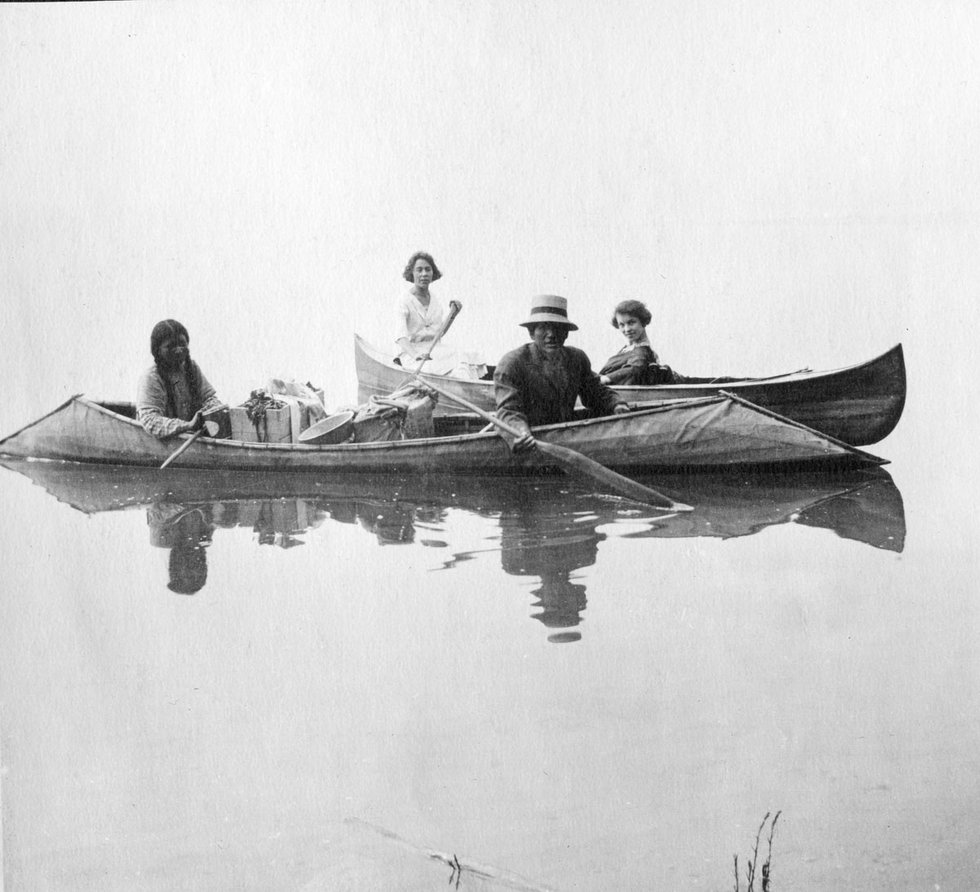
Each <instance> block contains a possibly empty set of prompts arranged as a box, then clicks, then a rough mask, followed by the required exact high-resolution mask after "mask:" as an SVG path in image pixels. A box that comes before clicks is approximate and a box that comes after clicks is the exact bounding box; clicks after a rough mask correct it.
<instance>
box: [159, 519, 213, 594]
mask: <svg viewBox="0 0 980 892" xmlns="http://www.w3.org/2000/svg"><path fill="white" fill-rule="evenodd" d="M146 522H147V525H148V526H149V528H150V542H151V543H152V544H153V545H155V546H157V547H158V548H169V549H170V561H169V564H168V569H169V573H170V582H169V583H168V584H167V588H169V589H170V591H172V592H175V593H176V594H178V595H193V594H195V593H196V592H198V591H200V590H201V589H202V588H204V584H205V583H206V582H207V580H208V558H207V553H206V552H205V550H204V549H205V548H206V547H207V546H208V545H210V544H211V534H212V532H213V531H214V524H213V523H212V520H211V511H210V508H209V507H208V506H206V505H205V506H199V507H194V508H185V507H184V506H183V505H175V504H171V503H168V502H157V503H155V504H153V505H151V506H150V507H149V508H148V509H147V512H146Z"/></svg>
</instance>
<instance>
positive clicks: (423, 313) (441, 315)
mask: <svg viewBox="0 0 980 892" xmlns="http://www.w3.org/2000/svg"><path fill="white" fill-rule="evenodd" d="M402 277H403V278H404V279H405V280H406V281H408V282H411V283H412V286H411V288H409V289H408V290H407V291H406V292H405V293H404V294H403V295H402V297H401V299H400V300H399V301H398V337H396V338H395V343H396V344H398V347H399V353H398V356H397V358H396V361H397V362H399V363H401V364H402V365H404V366H406V368H409V369H411V368H414V367H415V366H416V365H418V363H420V362H421V361H422V360H427V362H426V371H427V372H432V373H434V374H447V373H448V372H449V371H450V370H451V369H452V367H453V366H454V365H455V363H456V359H455V353H454V351H453V350H451V349H450V348H448V347H442V346H441V345H439V346H437V347H436V348H435V350H434V352H432V354H431V355H430V351H431V350H432V342H433V341H434V340H435V337H436V335H437V334H438V333H439V329H440V328H441V327H442V323H443V322H444V321H445V319H446V311H445V309H444V308H443V305H442V303H441V302H440V300H439V299H438V298H437V297H436V296H435V295H434V294H432V293H430V291H429V286H430V285H431V284H432V283H433V282H434V281H435V280H436V279H439V278H441V277H442V273H441V272H439V267H438V266H436V262H435V260H433V259H432V255H431V254H427V253H426V252H425V251H416V252H415V253H414V254H413V255H412V256H411V257H410V258H409V260H408V263H407V264H405V269H404V271H403V272H402Z"/></svg>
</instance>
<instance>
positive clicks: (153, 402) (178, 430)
mask: <svg viewBox="0 0 980 892" xmlns="http://www.w3.org/2000/svg"><path fill="white" fill-rule="evenodd" d="M189 342H190V336H189V335H188V334H187V329H186V328H184V326H183V325H181V324H180V323H179V322H177V321H176V320H175V319H165V320H164V321H163V322H158V323H157V324H156V325H154V326H153V331H152V332H151V333H150V353H152V354H153V365H151V366H150V367H149V368H148V369H147V370H146V371H145V372H143V375H142V377H141V378H140V382H139V387H138V388H137V392H136V417H137V419H138V420H139V422H140V424H142V425H143V427H144V428H145V429H146V431H148V432H149V433H151V434H153V436H155V437H159V438H160V439H161V440H163V439H166V438H167V437H172V436H174V435H175V434H184V433H188V432H190V431H195V430H197V429H198V428H200V427H201V425H202V424H203V423H204V415H205V414H206V413H208V412H211V411H212V410H214V409H221V408H223V406H224V404H223V403H222V402H221V400H219V399H218V396H217V394H216V393H215V392H214V388H213V387H212V386H211V384H210V383H209V382H208V379H207V378H205V377H204V375H203V374H202V372H201V369H200V367H199V366H198V364H197V363H196V362H194V360H193V359H191V354H190V350H189V349H188V346H187V345H188V344H189Z"/></svg>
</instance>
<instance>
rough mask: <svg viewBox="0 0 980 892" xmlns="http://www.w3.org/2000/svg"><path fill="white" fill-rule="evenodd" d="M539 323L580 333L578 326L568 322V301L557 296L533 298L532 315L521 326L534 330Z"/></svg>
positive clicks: (549, 295) (547, 295) (544, 295)
mask: <svg viewBox="0 0 980 892" xmlns="http://www.w3.org/2000/svg"><path fill="white" fill-rule="evenodd" d="M539 322H551V323H554V324H555V325H564V326H565V328H567V329H568V330H569V331H578V326H577V325H575V324H574V323H572V322H569V321H568V301H567V300H566V299H565V298H564V297H559V296H558V295H557V294H539V295H537V296H536V297H532V298H531V315H530V316H528V318H527V320H526V321H525V322H522V323H520V324H521V325H523V326H524V327H525V328H534V326H535V325H537V324H538V323H539Z"/></svg>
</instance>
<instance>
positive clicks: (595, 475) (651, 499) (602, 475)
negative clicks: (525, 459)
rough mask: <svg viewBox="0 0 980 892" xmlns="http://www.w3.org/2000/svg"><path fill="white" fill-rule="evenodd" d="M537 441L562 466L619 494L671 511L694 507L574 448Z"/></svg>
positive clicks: (687, 509)
mask: <svg viewBox="0 0 980 892" xmlns="http://www.w3.org/2000/svg"><path fill="white" fill-rule="evenodd" d="M537 442H538V449H539V450H540V451H541V452H543V453H544V454H545V455H548V456H550V457H551V458H553V459H554V460H555V461H557V462H558V463H559V464H560V465H561V466H562V467H563V468H566V469H568V470H575V471H577V472H578V473H580V474H583V475H584V476H586V477H591V478H592V479H593V480H595V481H596V482H597V483H600V484H602V486H603V487H604V488H605V489H608V490H611V491H612V492H615V493H618V494H619V495H621V496H625V497H626V498H628V499H633V500H635V501H637V502H643V503H644V504H647V505H655V506H656V507H658V508H669V509H670V510H671V511H693V510H694V509H693V508H692V507H691V506H690V505H685V504H684V503H683V502H675V501H674V500H673V499H670V498H668V497H667V496H665V495H664V494H663V493H660V492H657V491H656V490H655V489H651V488H650V487H649V486H644V485H643V484H642V483H639V482H637V481H636V480H631V479H630V478H629V477H624V476H623V475H622V474H617V473H616V472H615V471H613V470H612V469H611V468H607V467H606V466H605V465H600V464H599V462H597V461H593V460H592V459H591V458H589V457H588V456H586V455H582V453H581V452H576V451H575V450H574V449H567V448H566V447H564V446H557V445H556V444H554V443H547V442H545V441H544V440H538V441H537Z"/></svg>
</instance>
